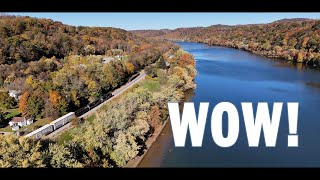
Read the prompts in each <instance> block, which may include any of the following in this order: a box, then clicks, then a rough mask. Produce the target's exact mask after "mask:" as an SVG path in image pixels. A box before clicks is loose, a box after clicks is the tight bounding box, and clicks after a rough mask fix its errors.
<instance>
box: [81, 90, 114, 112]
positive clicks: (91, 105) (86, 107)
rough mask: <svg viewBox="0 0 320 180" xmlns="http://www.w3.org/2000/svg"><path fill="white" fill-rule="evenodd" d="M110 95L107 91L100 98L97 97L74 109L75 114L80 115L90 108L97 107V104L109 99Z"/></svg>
mask: <svg viewBox="0 0 320 180" xmlns="http://www.w3.org/2000/svg"><path fill="white" fill-rule="evenodd" d="M112 96H113V95H112V93H107V94H105V95H103V96H101V97H100V99H98V100H96V101H94V102H92V103H90V104H88V105H86V106H84V107H82V108H80V109H78V110H77V111H75V114H76V116H77V117H80V116H81V115H83V114H85V113H86V112H88V111H90V110H91V109H93V108H95V107H97V106H98V105H99V104H101V103H103V102H105V101H106V100H108V99H110V98H111V97H112Z"/></svg>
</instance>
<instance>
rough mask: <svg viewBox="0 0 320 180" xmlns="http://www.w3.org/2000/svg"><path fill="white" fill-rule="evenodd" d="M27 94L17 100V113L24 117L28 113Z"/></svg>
mask: <svg viewBox="0 0 320 180" xmlns="http://www.w3.org/2000/svg"><path fill="white" fill-rule="evenodd" d="M29 96H30V94H29V92H25V93H23V94H22V95H21V98H20V100H19V112H20V113H21V114H22V115H23V116H25V115H27V114H28V113H29V107H28V99H29Z"/></svg>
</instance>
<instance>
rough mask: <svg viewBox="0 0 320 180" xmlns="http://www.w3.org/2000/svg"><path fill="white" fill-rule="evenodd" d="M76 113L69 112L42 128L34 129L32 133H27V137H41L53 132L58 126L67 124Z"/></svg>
mask: <svg viewBox="0 0 320 180" xmlns="http://www.w3.org/2000/svg"><path fill="white" fill-rule="evenodd" d="M75 117H76V116H75V113H74V112H71V113H68V114H66V115H64V116H62V117H60V118H58V119H56V120H54V121H52V122H51V123H50V124H47V125H44V126H42V127H41V128H39V129H37V130H35V131H32V132H31V133H29V134H27V135H26V137H34V138H35V139H40V138H41V137H42V136H45V135H47V134H50V133H52V132H53V131H55V130H57V129H58V128H60V127H62V126H64V125H66V124H67V123H68V122H70V121H71V119H73V118H75Z"/></svg>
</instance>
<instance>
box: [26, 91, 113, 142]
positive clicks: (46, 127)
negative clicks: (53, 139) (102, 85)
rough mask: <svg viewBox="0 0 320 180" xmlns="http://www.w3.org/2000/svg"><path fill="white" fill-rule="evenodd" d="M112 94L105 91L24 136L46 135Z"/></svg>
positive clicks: (37, 136) (38, 136)
mask: <svg viewBox="0 0 320 180" xmlns="http://www.w3.org/2000/svg"><path fill="white" fill-rule="evenodd" d="M112 96H113V95H112V93H107V94H105V95H103V96H101V98H100V99H99V100H96V101H94V102H92V103H90V104H88V105H87V106H85V107H82V108H80V109H78V110H77V111H75V112H70V113H68V114H66V115H64V116H62V117H60V118H58V119H56V120H54V121H52V122H51V123H50V124H47V125H44V126H42V127H41V128H39V129H37V130H35V131H32V132H31V133H29V134H27V135H26V136H25V137H27V138H29V137H34V138H35V139H40V138H41V137H42V136H46V135H48V134H50V133H52V132H53V131H55V130H57V129H59V128H60V127H62V126H64V125H66V124H68V123H69V122H70V121H71V120H72V119H74V118H76V117H80V116H81V115H83V114H85V113H86V112H88V111H90V110H91V109H93V108H95V107H96V106H98V105H99V104H101V103H103V102H104V101H106V100H108V99H110V98H111V97H112Z"/></svg>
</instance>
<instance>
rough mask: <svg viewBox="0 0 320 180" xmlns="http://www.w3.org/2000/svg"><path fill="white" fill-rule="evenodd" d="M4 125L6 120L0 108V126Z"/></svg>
mask: <svg viewBox="0 0 320 180" xmlns="http://www.w3.org/2000/svg"><path fill="white" fill-rule="evenodd" d="M5 125H6V122H5V120H4V115H3V112H2V111H1V109H0V127H3V126H5Z"/></svg>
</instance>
